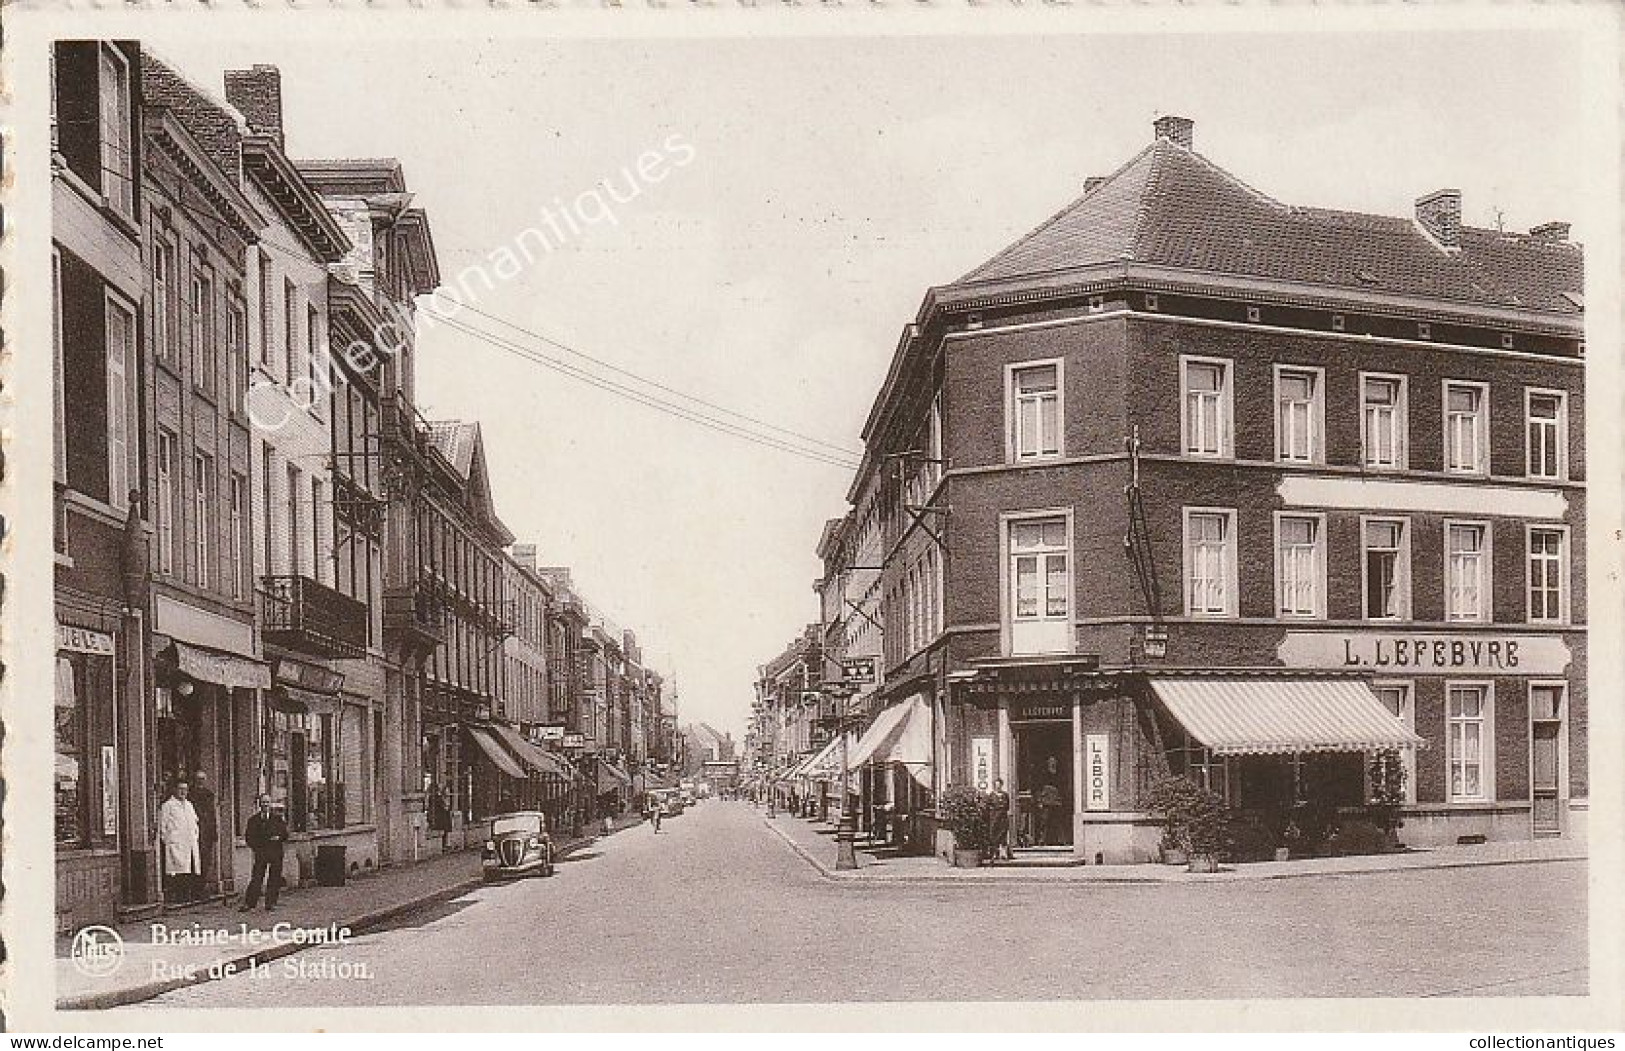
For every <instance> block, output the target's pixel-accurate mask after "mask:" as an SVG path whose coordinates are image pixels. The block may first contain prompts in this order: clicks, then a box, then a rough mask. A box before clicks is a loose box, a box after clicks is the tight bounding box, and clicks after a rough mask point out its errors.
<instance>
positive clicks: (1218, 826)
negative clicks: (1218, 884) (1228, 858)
mask: <svg viewBox="0 0 1625 1051" xmlns="http://www.w3.org/2000/svg"><path fill="white" fill-rule="evenodd" d="M1185 839H1186V843H1187V844H1188V847H1189V850H1190V852H1191V861H1190V865H1189V866H1188V867H1189V870H1190V871H1191V872H1217V871H1219V852H1220V851H1222V850H1224V848H1225V845H1226V844H1227V843H1228V842H1229V840H1230V811H1229V809H1228V808H1226V807H1225V805H1224V801H1223V800H1222V799H1220V798H1219V797H1218V796H1216V795H1214V794H1213V793H1211V792H1202V798H1201V801H1200V803H1199V804H1198V805H1197V806H1196V807H1195V808H1194V809H1193V810H1192V812H1191V816H1190V820H1189V823H1188V824H1187V825H1186V827H1185Z"/></svg>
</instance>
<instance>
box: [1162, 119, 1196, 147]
mask: <svg viewBox="0 0 1625 1051" xmlns="http://www.w3.org/2000/svg"><path fill="white" fill-rule="evenodd" d="M1151 126H1152V127H1153V128H1155V129H1157V138H1159V139H1167V140H1168V141H1169V142H1171V143H1173V144H1174V145H1175V146H1183V147H1184V148H1185V149H1187V150H1189V149H1194V148H1195V147H1194V146H1193V145H1192V143H1194V142H1195V139H1196V122H1195V121H1194V120H1191V119H1190V118H1189V117H1158V118H1157V119H1156V121H1155V122H1153V123H1152V125H1151Z"/></svg>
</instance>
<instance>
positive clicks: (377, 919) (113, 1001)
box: [56, 829, 620, 1011]
mask: <svg viewBox="0 0 1625 1051" xmlns="http://www.w3.org/2000/svg"><path fill="white" fill-rule="evenodd" d="M616 831H617V832H619V831H620V829H616ZM601 838H603V837H602V836H594V837H589V838H585V839H579V840H576V841H575V842H574V843H571V844H569V845H568V846H564V847H561V848H559V850H558V851H557V853H556V854H555V855H554V856H555V857H559V858H562V857H566V856H568V855H570V854H574V853H575V852H576V851H578V850H581V849H582V848H584V847H587V846H590V845H591V844H592V843H594V842H596V841H597V840H598V839H601ZM483 886H487V884H486V882H485V878H484V877H483V876H472V877H469V878H468V879H464V880H461V881H459V882H457V883H453V884H450V885H448V886H444V887H441V888H439V889H438V890H434V891H430V892H428V893H425V894H420V895H419V896H417V897H415V898H411V899H409V900H407V901H401V902H396V903H395V904H394V905H390V906H387V907H385V908H382V909H375V910H374V911H372V912H367V913H363V914H361V915H360V916H358V917H356V918H355V919H353V920H347V921H346V920H334V921H333V922H335V923H337V924H338V925H339V926H340V927H348V928H349V929H350V930H351V931H352V932H353V933H356V934H360V933H362V932H363V931H366V930H370V929H372V928H375V927H381V926H383V925H384V924H385V923H388V922H389V921H390V920H393V919H396V918H397V917H400V916H403V915H405V914H406V913H409V912H416V911H418V910H419V909H426V908H428V907H429V906H431V905H438V904H440V903H441V902H443V901H450V900H451V899H453V898H458V897H461V896H462V895H464V894H467V893H468V892H469V891H471V890H475V889H477V888H479V887H483ZM321 944H324V943H319V942H312V943H300V942H289V943H286V944H283V945H272V946H270V947H268V948H263V949H256V950H254V951H252V952H247V951H245V952H242V953H239V954H238V955H235V956H230V957H225V958H222V959H217V960H214V961H211V962H210V963H209V964H208V965H207V966H205V967H203V968H201V970H200V973H198V974H196V975H194V976H192V977H188V978H169V979H165V980H164V981H161V982H147V983H144V984H142V985H134V986H130V987H128V988H125V989H109V990H108V991H106V992H102V993H83V994H80V995H78V996H72V997H66V998H63V999H59V1000H57V1002H56V1009H57V1010H58V1011H100V1010H106V1009H108V1008H110V1007H127V1006H129V1005H130V1004H136V1003H141V1002H143V1001H146V1000H152V999H155V998H157V997H160V996H163V995H164V994H165V993H172V992H174V991H175V990H177V989H185V988H187V987H188V986H193V985H202V984H204V983H205V982H217V981H220V980H222V979H223V978H226V977H230V976H228V975H224V974H210V973H209V972H210V971H214V970H223V969H224V968H226V967H228V966H229V967H233V968H235V969H236V970H237V971H238V972H239V973H240V972H241V971H242V970H243V969H244V966H245V965H246V964H247V963H248V961H249V960H254V961H256V962H259V963H269V962H270V961H272V960H280V959H282V958H283V957H284V956H292V955H293V954H294V953H297V952H302V951H304V950H306V949H314V948H317V947H318V946H319V945H321Z"/></svg>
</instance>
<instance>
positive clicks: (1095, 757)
mask: <svg viewBox="0 0 1625 1051" xmlns="http://www.w3.org/2000/svg"><path fill="white" fill-rule="evenodd" d="M1194 140H1195V129H1194V125H1193V123H1192V122H1191V121H1189V120H1185V119H1182V118H1178V117H1165V118H1162V119H1160V120H1158V121H1157V122H1156V124H1155V129H1154V135H1153V137H1152V142H1151V143H1150V144H1149V145H1147V146H1146V147H1145V148H1144V149H1142V150H1141V151H1140V152H1139V153H1137V154H1136V155H1134V156H1133V157H1132V158H1131V159H1130V160H1128V161H1127V162H1126V163H1125V164H1124V165H1123V166H1122V167H1121V168H1120V169H1118V170H1117V171H1115V172H1114V173H1112V174H1111V175H1109V176H1105V177H1100V178H1091V179H1088V180H1086V181H1085V183H1084V186H1083V192H1082V194H1081V196H1080V197H1079V198H1078V199H1077V200H1075V201H1074V202H1072V203H1071V204H1069V205H1067V206H1066V207H1065V208H1064V209H1063V210H1061V211H1060V212H1059V213H1057V214H1056V215H1054V216H1053V217H1051V218H1050V219H1048V220H1047V221H1045V222H1044V223H1043V224H1042V225H1040V226H1039V227H1037V228H1036V229H1034V230H1033V231H1032V232H1031V233H1030V234H1028V235H1027V236H1025V237H1023V238H1022V239H1020V240H1019V241H1018V242H1017V243H1015V244H1013V245H1011V246H1010V247H1009V248H1007V249H1006V250H1004V251H1003V252H1001V253H999V254H998V255H996V256H995V257H994V258H992V259H991V260H989V261H988V262H986V263H985V264H983V265H982V266H980V267H978V268H976V269H975V270H973V271H972V272H970V273H969V274H967V275H965V276H964V277H962V278H960V279H959V280H957V281H954V282H952V283H950V284H946V285H943V286H940V287H935V288H932V289H930V290H929V291H928V292H927V293H926V295H925V298H924V301H923V302H922V304H921V305H920V308H919V310H918V313H917V315H916V316H915V317H914V319H913V320H912V321H911V322H910V323H909V324H908V325H907V326H906V327H905V328H904V330H903V332H902V334H901V336H900V338H899V340H898V342H897V346H896V350H895V354H894V355H893V357H892V362H891V366H890V369H889V371H888V373H887V375H886V378H885V382H884V385H883V387H882V388H881V390H880V391H879V392H878V394H877V396H876V397H875V400H874V403H873V409H872V411H871V413H870V415H869V418H868V421H867V424H866V426H865V428H864V431H863V440H864V443H865V455H864V458H863V461H862V465H861V467H860V468H859V470H858V471H857V474H856V476H855V477H854V478H853V480H852V484H851V488H850V491H849V494H848V499H849V503H850V507H849V509H848V510H847V512H846V513H845V514H844V515H842V516H840V517H838V518H836V519H833V520H831V521H830V522H829V523H828V524H827V525H826V527H825V529H824V532H823V535H822V537H821V538H820V543H819V547H818V554H819V557H820V558H821V559H822V561H823V566H824V572H823V576H822V579H821V580H819V581H818V582H817V585H816V587H817V590H818V591H819V593H820V596H821V603H822V608H821V615H820V617H819V620H818V621H817V623H815V624H814V625H812V626H810V627H809V629H808V630H807V632H806V633H804V634H803V635H802V636H801V637H800V638H799V639H798V640H797V641H796V642H795V643H794V644H793V645H792V646H791V647H790V648H789V649H788V650H787V651H786V652H785V654H782V655H781V656H780V657H778V658H776V659H775V660H774V661H772V662H770V663H769V664H768V665H765V666H764V669H763V676H762V683H761V684H760V685H759V688H758V704H757V711H756V719H755V720H754V722H753V725H752V735H751V738H750V740H749V741H748V742H747V746H748V752H749V755H750V758H751V760H752V762H753V764H754V768H755V770H756V772H757V775H758V777H759V778H763V779H766V780H769V781H774V782H776V783H777V785H778V790H779V791H780V792H781V793H784V792H787V791H790V790H792V789H794V788H796V787H797V786H799V787H800V789H801V792H802V798H803V799H806V798H808V797H809V796H810V797H811V798H812V799H814V800H823V801H824V802H821V803H819V805H822V806H832V807H834V808H836V809H839V805H840V802H841V793H840V788H839V784H840V781H841V769H842V768H841V765H840V763H839V761H838V757H839V755H840V751H841V750H840V749H839V748H838V747H837V745H836V742H837V740H838V732H837V731H838V730H839V729H840V728H843V727H844V728H847V729H848V731H849V733H850V734H851V736H850V737H849V738H848V739H847V748H846V759H847V765H848V766H849V767H850V768H852V769H853V771H854V772H853V776H852V778H851V779H850V781H849V782H848V784H849V786H850V788H851V791H852V796H851V797H850V799H848V800H847V801H846V802H847V804H848V806H851V807H856V808H858V810H859V811H860V818H861V821H862V823H863V825H864V826H866V827H869V828H877V827H878V828H879V829H880V830H882V831H884V832H885V834H886V835H888V836H891V837H893V838H895V839H897V840H899V841H903V842H906V843H908V844H910V845H912V846H913V847H915V848H917V849H920V850H932V849H936V850H939V851H941V850H944V849H945V844H944V840H943V836H942V834H940V833H939V831H938V829H937V828H936V825H935V819H934V817H933V801H934V800H935V799H936V798H937V796H938V795H939V794H940V793H941V792H942V791H943V790H944V789H945V788H947V787H949V786H951V785H962V784H971V785H975V786H977V787H979V788H988V787H990V786H991V785H992V783H993V782H994V781H1003V782H1005V784H1006V786H1007V788H1008V789H1009V791H1010V793H1011V799H1012V803H1011V815H1010V816H1011V822H1010V825H1011V833H1010V834H1011V839H1012V845H1013V846H1015V847H1016V848H1017V849H1018V850H1020V849H1031V850H1035V851H1038V850H1051V851H1062V852H1067V853H1070V854H1071V855H1072V856H1073V860H1074V861H1082V862H1084V863H1098V862H1106V863H1112V862H1125V861H1139V860H1148V859H1150V858H1153V857H1155V856H1156V854H1157V848H1158V843H1159V834H1160V833H1159V828H1158V822H1157V820H1156V815H1155V814H1153V813H1150V812H1149V808H1148V793H1149V789H1150V787H1151V786H1152V785H1153V784H1154V783H1156V782H1157V781H1158V780H1159V779H1161V778H1163V777H1167V776H1170V775H1185V776H1189V777H1191V778H1193V779H1196V780H1197V781H1199V782H1200V783H1201V784H1203V785H1204V786H1205V787H1207V788H1209V789H1210V790H1212V791H1214V792H1215V793H1218V794H1220V795H1222V796H1224V798H1225V799H1226V800H1227V801H1228V802H1229V803H1230V804H1231V805H1232V806H1233V807H1236V808H1237V809H1239V810H1241V811H1254V812H1268V811H1270V810H1272V809H1273V810H1276V811H1282V810H1288V811H1290V810H1291V809H1292V808H1294V807H1298V806H1302V805H1303V804H1306V803H1313V804H1318V805H1320V806H1321V807H1323V808H1327V809H1332V810H1335V809H1337V808H1344V809H1352V808H1358V807H1360V806H1362V805H1365V804H1366V803H1368V802H1369V800H1370V798H1371V795H1372V793H1373V784H1372V778H1373V776H1374V775H1373V769H1374V764H1373V760H1374V758H1376V757H1377V756H1379V755H1383V754H1388V755H1392V754H1396V753H1397V755H1398V757H1399V758H1400V760H1401V762H1402V764H1403V768H1404V771H1405V776H1404V788H1403V809H1402V817H1403V820H1404V826H1403V830H1402V838H1403V840H1404V841H1405V842H1406V843H1409V844H1412V845H1418V844H1430V843H1441V842H1450V843H1454V842H1458V841H1460V840H1463V839H1466V840H1467V841H1474V840H1476V839H1477V838H1478V837H1485V838H1487V839H1508V838H1528V837H1534V836H1556V835H1564V836H1575V837H1582V836H1583V835H1584V832H1585V816H1586V802H1587V790H1586V786H1587V777H1586V711H1587V692H1586V593H1585V580H1586V576H1585V564H1586V562H1585V551H1586V515H1585V509H1586V500H1585V486H1586V458H1585V438H1584V436H1585V404H1584V395H1585V331H1584V289H1583V254H1582V250H1581V248H1580V247H1579V246H1578V245H1576V244H1574V243H1572V242H1571V241H1570V238H1569V226H1568V224H1566V223H1562V222H1551V223H1547V224H1544V225H1541V226H1537V227H1535V228H1534V229H1532V230H1530V231H1529V232H1527V233H1524V232H1513V231H1509V230H1502V229H1486V228H1478V227H1473V226H1470V225H1467V224H1464V223H1463V222H1462V200H1461V194H1460V193H1459V192H1458V191H1455V190H1449V189H1446V190H1440V191H1436V192H1433V193H1428V194H1426V195H1423V196H1421V197H1419V198H1418V199H1417V200H1416V201H1415V206H1414V211H1413V213H1412V214H1409V215H1404V216H1399V217H1390V216H1383V215H1371V214H1362V213H1353V212H1346V211H1335V210H1329V209H1323V208H1312V207H1303V206H1296V205H1290V204H1285V203H1282V202H1280V201H1277V200H1275V199H1273V198H1271V197H1269V196H1267V195H1266V194H1264V193H1261V192H1259V191H1257V190H1255V189H1253V188H1252V187H1249V186H1248V185H1246V184H1245V183H1243V182H1242V181H1241V180H1239V179H1237V178H1236V177H1234V176H1233V175H1231V174H1230V173H1229V172H1227V171H1225V170H1223V169H1221V168H1220V167H1218V166H1217V165H1215V164H1214V163H1212V162H1211V161H1209V160H1208V159H1206V158H1205V157H1204V156H1202V154H1200V153H1198V152H1197V151H1196V149H1195V141H1194ZM792 680H794V681H792ZM1391 762H1392V761H1391V760H1387V759H1385V760H1384V763H1385V764H1386V763H1391ZM1385 768H1386V769H1392V767H1391V766H1387V767H1385ZM1277 827H1279V826H1277Z"/></svg>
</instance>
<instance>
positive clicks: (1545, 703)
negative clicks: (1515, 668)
mask: <svg viewBox="0 0 1625 1051" xmlns="http://www.w3.org/2000/svg"><path fill="white" fill-rule="evenodd" d="M1562 715H1563V688H1562V687H1561V686H1550V685H1535V686H1532V687H1530V690H1529V720H1530V721H1529V766H1530V770H1529V788H1530V793H1529V795H1530V808H1529V811H1530V825H1531V828H1530V831H1531V832H1532V833H1533V834H1534V835H1537V836H1556V835H1560V834H1562V831H1563V823H1562V822H1563V819H1562V811H1561V795H1562V793H1561V792H1560V791H1559V788H1560V785H1561V782H1562V771H1563V722H1562Z"/></svg>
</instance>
